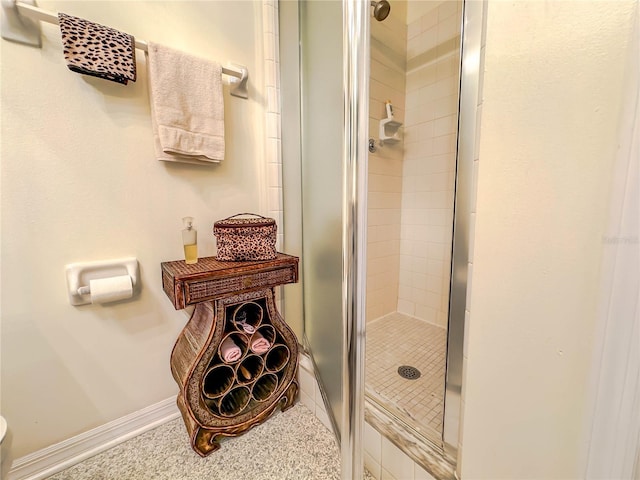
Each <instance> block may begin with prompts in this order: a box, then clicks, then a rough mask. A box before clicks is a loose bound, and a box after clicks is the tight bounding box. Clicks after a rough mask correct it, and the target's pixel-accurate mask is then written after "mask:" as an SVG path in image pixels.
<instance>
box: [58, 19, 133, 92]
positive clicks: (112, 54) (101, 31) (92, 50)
mask: <svg viewBox="0 0 640 480" xmlns="http://www.w3.org/2000/svg"><path fill="white" fill-rule="evenodd" d="M58 20H59V22H60V33H61V34H62V44H63V47H64V59H65V60H66V62H67V67H69V70H71V71H73V72H77V73H82V74H84V75H92V76H94V77H100V78H104V79H105V80H111V81H113V82H118V83H122V84H123V85H126V84H127V82H128V81H129V80H131V81H132V82H135V81H136V49H135V39H134V38H133V35H129V34H128V33H124V32H120V31H119V30H116V29H114V28H110V27H105V26H104V25H99V24H97V23H93V22H90V21H88V20H84V19H82V18H78V17H73V16H71V15H67V14H66V13H58Z"/></svg>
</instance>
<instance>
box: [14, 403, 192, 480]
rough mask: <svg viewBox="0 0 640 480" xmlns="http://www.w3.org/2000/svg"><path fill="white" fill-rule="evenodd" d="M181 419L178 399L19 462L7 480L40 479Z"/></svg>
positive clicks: (138, 412)
mask: <svg viewBox="0 0 640 480" xmlns="http://www.w3.org/2000/svg"><path fill="white" fill-rule="evenodd" d="M179 416H180V411H179V410H178V407H177V405H176V399H175V397H171V398H167V399H166V400H163V401H161V402H158V403H156V404H153V405H150V406H148V407H146V408H143V409H142V410H138V411H137V412H133V413H131V414H129V415H126V416H124V417H122V418H119V419H117V420H114V421H112V422H109V423H106V424H104V425H102V426H100V427H97V428H94V429H92V430H89V431H88V432H84V433H81V434H80V435H76V436H75V437H72V438H69V439H67V440H64V441H63V442H60V443H56V444H55V445H51V446H50V447H47V448H43V449H42V450H38V451H37V452H34V453H30V454H29V455H25V456H24V457H21V458H18V459H16V460H15V461H14V462H13V464H12V466H11V470H10V471H9V477H8V480H41V479H44V478H47V477H49V476H50V475H53V474H54V473H57V472H60V471H62V470H64V469H66V468H69V467H71V466H72V465H75V464H76V463H79V462H81V461H83V460H85V459H87V458H89V457H92V456H94V455H97V454H98V453H100V452H103V451H105V450H108V449H109V448H112V447H114V446H116V445H118V444H119V443H122V442H124V441H126V440H129V439H130V438H133V437H136V436H138V435H140V434H142V433H144V432H146V431H148V430H151V429H153V428H156V427H158V426H160V425H162V424H163V423H166V422H169V421H171V420H173V419H175V418H178V417H179Z"/></svg>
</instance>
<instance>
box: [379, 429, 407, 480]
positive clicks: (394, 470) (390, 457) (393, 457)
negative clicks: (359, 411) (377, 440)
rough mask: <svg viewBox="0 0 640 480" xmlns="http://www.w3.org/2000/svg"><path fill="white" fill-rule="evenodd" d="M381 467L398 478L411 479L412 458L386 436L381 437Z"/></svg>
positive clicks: (402, 479)
mask: <svg viewBox="0 0 640 480" xmlns="http://www.w3.org/2000/svg"><path fill="white" fill-rule="evenodd" d="M382 467H383V468H384V469H385V470H387V471H388V472H389V473H390V474H391V475H393V477H395V478H396V479H398V480H412V479H413V460H411V459H410V458H409V457H408V456H407V455H406V454H405V453H404V452H403V451H402V450H400V449H399V448H398V447H396V446H395V445H394V444H393V443H391V442H390V441H389V440H388V439H387V438H386V437H382Z"/></svg>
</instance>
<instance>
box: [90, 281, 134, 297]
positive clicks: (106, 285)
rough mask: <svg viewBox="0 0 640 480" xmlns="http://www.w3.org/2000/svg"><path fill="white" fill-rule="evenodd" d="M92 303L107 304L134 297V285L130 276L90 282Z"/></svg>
mask: <svg viewBox="0 0 640 480" xmlns="http://www.w3.org/2000/svg"><path fill="white" fill-rule="evenodd" d="M89 289H90V290H91V303H107V302H115V301H117V300H124V299H125V298H131V297H132V296H133V285H132V284H131V277H130V276H129V275H120V276H118V277H108V278H100V279H98V280H90V281H89Z"/></svg>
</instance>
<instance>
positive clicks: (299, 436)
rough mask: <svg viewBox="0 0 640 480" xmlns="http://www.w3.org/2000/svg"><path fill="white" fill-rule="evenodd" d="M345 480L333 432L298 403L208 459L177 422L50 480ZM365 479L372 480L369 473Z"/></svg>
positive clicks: (223, 445) (80, 464) (224, 444)
mask: <svg viewBox="0 0 640 480" xmlns="http://www.w3.org/2000/svg"><path fill="white" fill-rule="evenodd" d="M248 478H251V479H255V480H275V479H278V480H325V479H326V480H340V451H339V448H338V446H337V443H336V441H335V437H334V435H333V433H332V432H330V431H329V430H327V428H326V427H325V426H324V425H322V423H320V421H319V420H318V419H317V418H316V417H315V416H314V415H313V414H312V413H311V412H310V411H309V410H307V408H306V407H305V406H303V405H302V404H300V403H298V404H296V405H295V406H294V407H292V408H291V409H289V410H287V411H286V412H283V413H277V414H276V415H275V416H273V417H271V418H270V419H269V420H268V421H266V422H265V423H264V424H262V425H258V426H257V427H255V428H253V429H251V430H250V431H249V432H247V433H246V434H245V435H242V436H240V437H236V438H230V439H225V440H223V441H222V446H221V448H220V450H218V451H217V452H214V453H212V454H211V455H210V456H208V457H206V458H201V457H199V456H198V455H197V454H196V453H195V452H194V451H193V450H191V447H190V446H189V438H188V436H187V432H186V429H185V427H184V424H183V423H182V419H181V418H178V419H176V420H173V421H171V422H169V423H166V424H164V425H161V426H160V427H158V428H156V429H154V430H150V431H149V432H146V433H144V434H142V435H140V436H138V437H136V438H133V439H131V440H128V441H126V442H124V443H122V444H120V445H118V446H116V447H114V448H112V449H110V450H107V451H105V452H103V453H101V454H99V455H96V456H95V457H92V458H89V459H87V460H85V461H84V462H82V463H79V464H77V465H75V466H73V467H71V468H69V469H67V470H64V471H62V472H60V473H57V474H55V475H53V476H52V477H49V479H50V480H196V479H198V480H201V479H207V480H239V479H248ZM365 479H372V477H371V476H370V475H368V474H367V473H365Z"/></svg>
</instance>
